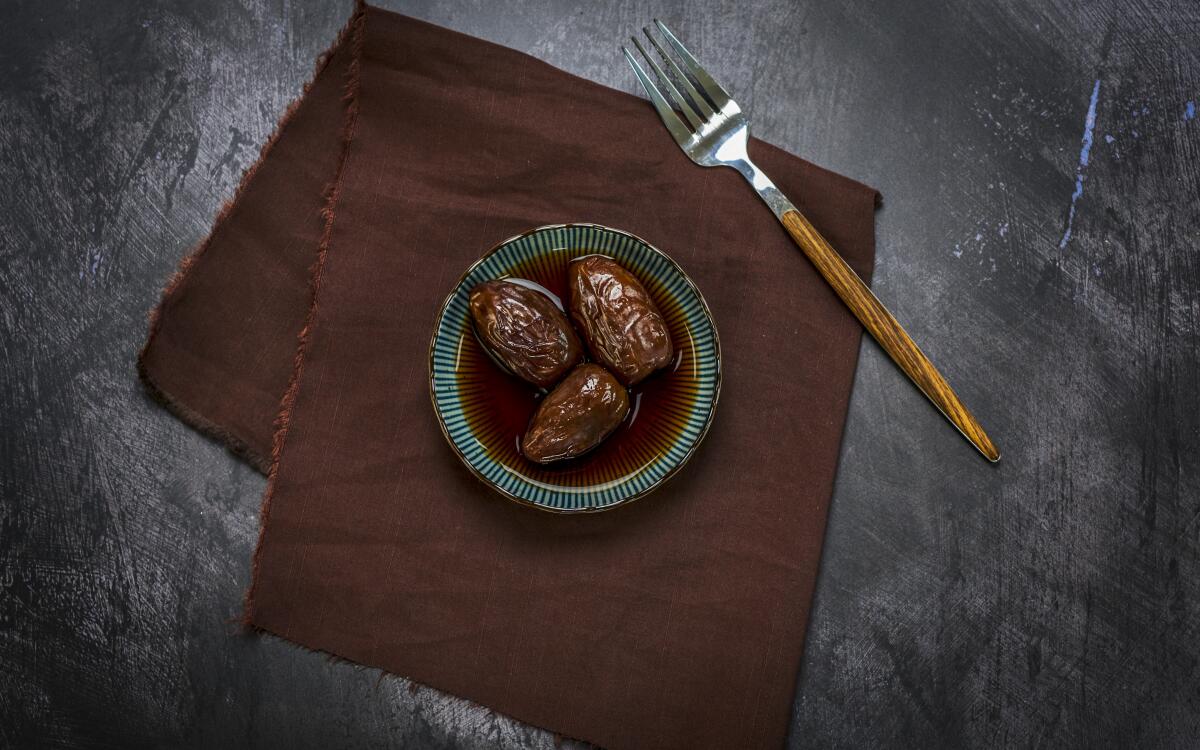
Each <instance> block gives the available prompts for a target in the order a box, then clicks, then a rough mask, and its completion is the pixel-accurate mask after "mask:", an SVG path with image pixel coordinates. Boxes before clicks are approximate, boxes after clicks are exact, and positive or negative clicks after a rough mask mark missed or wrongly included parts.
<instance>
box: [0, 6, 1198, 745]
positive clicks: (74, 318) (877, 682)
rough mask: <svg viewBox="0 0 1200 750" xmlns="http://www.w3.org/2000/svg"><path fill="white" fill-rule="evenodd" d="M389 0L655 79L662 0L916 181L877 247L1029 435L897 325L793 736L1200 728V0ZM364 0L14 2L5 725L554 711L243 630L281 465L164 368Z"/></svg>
mask: <svg viewBox="0 0 1200 750" xmlns="http://www.w3.org/2000/svg"><path fill="white" fill-rule="evenodd" d="M390 5H391V6H392V7H394V8H395V9H397V10H401V11H404V12H407V13H410V14H411V15H415V16H418V17H421V18H425V19H428V20H431V21H434V22H436V23H440V24H443V25H446V26H450V27H452V28H455V29H459V30H462V31H466V32H468V33H472V34H476V35H479V36H483V37H485V38H488V39H492V40H494V41H497V42H500V43H502V44H506V45H509V46H512V47H515V48H517V49H521V50H524V51H527V52H529V53H531V54H533V55H535V56H537V57H539V58H542V59H545V60H548V61H549V62H551V63H553V64H556V65H558V66H560V67H563V68H566V69H568V70H570V71H573V72H576V73H579V74H582V75H584V76H586V77H588V78H592V79H594V80H598V81H601V82H604V83H607V84H609V85H613V86H616V87H619V88H622V89H625V90H629V91H632V90H633V85H634V82H633V79H632V77H631V75H630V74H629V72H628V71H627V70H626V69H625V65H624V63H623V62H622V61H621V60H620V58H619V57H618V56H617V54H616V49H615V46H616V44H617V43H618V41H619V40H620V39H621V38H622V36H623V35H626V34H628V33H629V32H632V31H633V30H635V29H636V28H638V26H639V25H641V24H642V23H644V22H646V21H648V20H649V19H650V18H651V17H652V16H658V17H660V18H663V19H664V20H666V21H667V22H668V23H671V24H672V25H673V26H674V27H675V28H676V31H677V32H678V33H679V34H680V35H681V37H683V38H684V39H685V40H686V41H688V42H689V44H691V45H692V46H693V48H694V49H696V50H697V51H698V53H700V57H701V59H702V60H704V61H706V62H707V63H708V64H709V65H710V67H711V68H712V69H713V70H714V71H716V72H717V73H718V75H719V77H720V78H721V79H722V80H723V81H724V82H725V83H726V85H727V87H728V88H730V89H731V90H732V91H733V92H734V93H735V94H736V95H737V97H738V99H739V100H740V101H741V102H742V104H743V105H744V107H745V108H746V109H748V110H749V112H750V113H751V117H752V120H753V123H754V130H755V132H756V134H757V135H759V136H761V137H764V138H766V139H767V140H770V141H774V142H775V143H778V144H780V145H782V146H784V147H786V148H788V149H790V150H792V151H794V152H796V153H799V154H801V155H804V156H806V157H808V158H810V159H812V160H814V161H816V162H818V163H820V164H823V165H825V166H828V167H831V168H833V169H836V170H838V171H841V172H843V173H845V174H848V175H851V176H853V177H856V178H858V179H861V180H863V181H865V182H868V183H870V184H872V185H875V186H877V187H878V188H880V189H881V191H882V192H883V194H884V196H885V203H886V206H885V208H884V209H883V211H881V213H880V214H879V217H878V224H877V229H878V234H879V261H878V270H877V271H876V274H875V279H876V284H875V287H876V289H877V290H878V293H879V295H880V296H881V297H882V298H883V299H884V300H885V301H886V302H887V303H889V304H890V305H891V306H892V308H893V310H894V311H895V312H896V314H897V316H898V317H899V318H900V319H901V320H902V321H904V322H905V323H906V324H907V325H908V327H909V330H910V331H911V333H912V334H913V336H914V337H915V338H916V340H917V341H919V342H921V343H922V345H923V346H924V348H925V350H926V351H927V352H928V353H929V354H930V355H931V356H932V358H933V359H934V361H935V362H937V363H939V364H940V366H941V367H942V368H943V370H944V372H945V373H946V375H947V377H948V378H949V379H950V381H951V382H952V383H954V384H956V386H957V387H958V390H959V392H960V394H961V395H962V396H963V397H964V399H965V400H966V402H967V403H968V404H969V405H970V406H971V407H972V408H973V409H974V410H975V411H976V413H977V414H978V415H979V416H980V418H981V419H982V421H983V422H984V424H985V426H986V427H987V428H988V430H989V431H990V432H991V434H992V435H993V437H994V438H995V439H996V440H997V442H998V443H999V444H1000V446H1001V448H1002V449H1003V450H1004V454H1005V457H1004V460H1003V462H1002V463H1001V464H1000V465H999V466H997V467H991V466H988V465H987V464H986V463H985V462H983V461H982V460H981V459H979V458H978V457H977V456H976V455H975V454H974V452H973V451H972V450H971V449H970V447H969V446H968V445H967V444H966V443H965V442H964V441H963V440H962V439H961V438H960V437H958V436H957V434H956V433H954V431H953V430H952V429H951V428H950V427H949V426H948V425H947V424H946V423H945V422H944V421H943V420H942V419H941V417H940V416H938V414H937V413H936V412H935V411H934V410H933V409H932V408H931V407H929V406H928V405H927V404H926V403H925V402H924V400H923V399H922V397H921V396H920V395H919V394H918V393H917V392H916V391H915V389H914V388H913V387H912V386H911V385H909V383H908V382H907V381H906V380H905V379H904V378H903V377H902V376H901V375H900V373H899V372H898V371H897V370H896V368H895V367H893V366H892V365H891V364H890V363H889V362H888V361H887V360H886V358H885V357H884V356H883V355H882V353H881V352H880V351H879V349H878V348H877V347H876V346H875V345H874V344H872V343H867V344H865V345H864V347H863V356H862V361H861V365H860V367H859V371H858V377H857V380H856V383H855V392H854V399H853V403H852V408H851V415H850V419H849V424H848V429H847V434H846V439H845V443H844V446H843V453H842V462H841V469H840V474H839V478H838V485H837V490H836V494H835V497H834V502H833V511H832V516H831V520H830V525H829V533H828V537H827V541H826V546H825V553H824V564H823V571H822V574H821V579H820V582H819V587H818V595H817V606H816V609H815V613H814V616H813V620H812V623H811V629H810V634H809V638H808V644H807V651H806V657H805V660H804V665H803V670H802V674H801V677H800V682H799V692H798V695H797V700H796V711H795V715H794V719H793V727H792V734H791V740H790V744H791V745H792V746H795V747H808V746H812V747H824V746H831V745H842V746H852V747H874V746H889V747H891V746H896V747H906V746H952V747H961V746H1072V747H1097V746H1110V747H1123V746H1141V747H1153V746H1161V747H1188V746H1195V744H1196V742H1197V741H1200V674H1198V671H1197V664H1198V659H1200V632H1198V628H1197V604H1198V601H1200V600H1198V596H1200V559H1198V554H1197V553H1198V551H1200V476H1198V472H1200V461H1198V459H1197V449H1198V448H1200V402H1198V396H1197V385H1198V380H1200V365H1198V363H1197V360H1198V358H1200V354H1198V343H1200V341H1198V335H1197V332H1198V329H1200V325H1198V323H1200V293H1198V292H1197V290H1198V288H1200V250H1198V249H1197V243H1198V240H1200V210H1198V208H1197V195H1198V194H1200V193H1198V188H1200V185H1198V178H1200V166H1198V164H1197V156H1198V155H1200V119H1193V117H1192V115H1191V114H1190V113H1192V112H1194V109H1190V108H1194V107H1195V105H1196V104H1200V6H1197V5H1196V4H1195V3H1191V2H1158V3H1154V2H1150V3H1147V2H1139V3H1126V2H1123V1H1121V0H1104V1H1103V2H1091V3H1077V2H1070V1H1067V0H1046V1H1044V2H1033V1H1032V0H1014V1H1013V2H1006V3H994V2H990V1H984V0H980V1H979V2H972V3H961V2H957V1H955V0H922V2H919V3H908V2H906V3H891V2H876V3H871V2H865V1H863V0H849V1H848V2H843V3H826V2H819V0H804V1H803V2H798V3H786V2H774V3H770V4H766V3H764V4H761V5H759V6H756V7H755V8H754V9H753V10H750V9H740V6H741V4H740V3H735V2H732V0H726V1H725V2H722V3H719V4H705V3H699V2H691V3H663V4H653V3H652V4H647V3H641V2H628V1H622V2H616V3H610V4H605V7H604V8H599V7H592V5H593V4H589V3H578V4H572V3H565V2H549V1H548V0H539V1H538V2H529V3H522V4H515V5H514V6H513V7H508V8H503V7H502V6H501V5H500V4H493V3H489V2H484V1H483V0H477V1H476V2H474V3H468V4H462V5H455V6H447V5H442V4H434V3H432V2H425V3H403V2H395V3H392V4H390ZM705 6H707V7H705ZM347 12H348V7H344V6H342V5H339V4H334V5H332V6H329V5H328V4H327V3H325V2H322V1H321V0H202V1H197V2H186V1H184V0H179V1H178V2H168V1H166V0H157V1H156V2H134V1H133V0H120V1H117V0H113V1H111V2H104V3H86V2H63V1H62V0H46V1H43V2H13V1H12V0H10V1H9V2H6V3H4V4H3V5H2V6H0V185H2V187H0V316H2V318H0V319H2V323H0V347H2V348H0V424H2V425H3V430H2V431H0V434H2V437H0V493H2V505H0V745H4V746H14V747H27V746H38V745H61V746H77V745H90V746H103V745H109V746H116V747H135V746H142V745H157V746H180V745H182V746H212V747H231V746H274V745H278V746H296V747H299V746H303V747H324V746H348V747H368V746H371V747H374V746H400V747H435V748H451V747H468V748H474V747H492V746H501V747H542V748H549V747H552V746H553V745H554V738H553V737H552V736H551V735H549V734H547V733H545V732H541V731H539V730H534V729H530V728H527V727H524V726H522V725H520V724H517V723H515V722H512V721H510V720H508V719H505V718H503V717H498V716H496V715H494V714H492V713H491V712H490V711H488V710H487V709H485V708H481V707H478V706H473V705H470V704H468V703H466V702H464V701H461V700H458V699H454V698H451V697H448V696H444V695H440V694H438V693H436V692H434V691H432V690H427V689H422V690H418V691H416V692H413V691H411V690H410V689H409V688H410V686H409V684H408V683H407V682H405V681H404V680H402V679H384V680H380V679H379V672H378V671H377V670H370V669H358V668H354V667H352V666H349V665H345V664H338V663H331V662H328V661H327V660H326V659H324V658H323V657H321V656H318V655H314V654H311V653H308V652H305V651H303V650H301V649H298V648H295V647H293V646H291V645H289V644H287V643H285V642H282V641H278V640H274V639H269V638H268V639H260V638H253V637H246V636H242V635H239V634H238V633H237V628H236V627H235V626H234V625H233V624H231V620H232V618H235V617H236V616H237V615H238V614H239V611H240V604H241V596H242V591H243V590H244V588H245V587H246V585H247V583H248V578H249V560H250V554H251V550H252V545H253V544H254V541H255V535H256V531H257V524H258V509H259V500H260V495H261V493H262V490H263V485H264V482H263V479H262V478H261V477H260V476H258V475H257V474H255V473H254V472H253V471H252V470H251V469H249V468H247V467H246V466H244V465H243V464H241V463H239V462H238V461H237V460H236V459H234V458H233V457H232V456H231V455H229V454H227V453H226V452H225V451H223V450H222V449H221V448H220V447H218V446H217V445H215V444H214V443H212V442H210V441H208V440H206V439H204V438H202V437H200V436H199V435H197V434H196V433H194V432H193V431H191V430H189V429H188V428H186V427H184V426H183V425H182V424H181V423H179V422H178V421H176V420H175V419H173V418H171V417H170V416H169V415H168V414H167V413H166V412H165V411H163V410H162V409H160V408H159V407H157V406H156V405H154V404H153V403H152V402H151V401H150V400H149V399H148V398H147V397H146V396H145V395H144V394H143V392H142V390H141V388H140V387H139V385H138V383H137V382H136V380H135V377H134V357H135V354H136V351H137V349H138V347H139V345H140V344H141V342H142V340H143V336H144V333H145V323H144V321H145V313H146V311H147V310H148V309H149V308H150V307H151V305H152V304H153V303H154V302H155V301H156V299H157V297H158V294H159V290H160V288H161V286H162V284H163V282H164V280H165V279H166V278H167V276H168V275H169V273H170V272H171V271H172V270H173V269H174V267H175V265H176V263H177V262H178V260H179V259H180V258H181V257H182V256H183V255H184V253H186V252H187V251H188V249H189V248H190V247H191V246H192V245H193V244H194V243H196V242H197V241H198V240H199V239H200V238H201V237H202V236H203V235H204V234H205V233H206V231H207V229H208V226H209V223H210V222H211V220H212V217H213V215H214V214H215V212H216V211H217V209H218V207H219V205H220V204H221V202H222V201H223V200H224V199H226V198H227V197H228V196H229V195H230V194H231V193H232V190H233V187H234V185H235V184H236V181H237V179H238V176H239V174H240V173H241V171H242V170H243V169H244V168H246V167H247V166H248V165H249V164H250V163H251V162H252V160H253V159H254V157H255V155H256V154H257V150H258V146H259V144H261V143H262V142H263V140H264V139H265V138H266V136H267V134H268V133H269V132H270V130H271V128H272V126H273V124H274V122H275V119H276V118H277V117H278V115H279V114H280V112H281V111H282V109H283V108H284V106H285V105H286V104H287V102H288V101H289V100H290V99H291V98H292V97H293V96H294V95H295V94H296V93H297V92H298V91H299V88H300V86H301V85H302V83H303V81H304V80H305V79H306V78H307V77H308V75H309V72H310V69H311V63H312V60H313V58H314V57H315V55H316V54H317V53H318V52H319V51H320V50H321V49H322V48H324V47H325V46H326V45H327V44H328V43H329V41H330V40H331V39H332V37H333V35H334V33H335V31H336V29H337V28H338V27H339V26H340V25H341V23H342V22H343V20H344V18H345V16H346V14H347ZM1097 82H1099V83H1098V89H1097ZM1093 94H1095V96H1094V104H1092V101H1093ZM1189 102H1194V103H1195V104H1191V103H1189ZM1089 106H1091V108H1092V109H1093V110H1094V127H1092V128H1091V129H1090V131H1089V128H1088V125H1087V119H1088V112H1089ZM647 111H648V112H649V110H647ZM648 116H650V115H649V114H648ZM1086 132H1090V133H1091V137H1092V145H1091V147H1090V151H1088V152H1087V156H1088V158H1086V159H1085V158H1084V154H1083V153H1081V150H1083V149H1084V146H1085V142H1086V136H1085V133H1086ZM1080 175H1082V178H1083V179H1082V181H1081V182H1078V181H1077V178H1078V177H1079V176H1080ZM1077 185H1078V187H1077ZM1077 193H1078V195H1076V194H1077ZM1073 196H1075V197H1073ZM1072 207H1073V209H1074V210H1073V211H1072ZM1072 217H1073V218H1072ZM583 218H586V217H583ZM747 220H748V221H770V220H771V219H770V216H769V214H767V213H766V212H765V211H764V213H763V215H762V216H754V217H747ZM1068 229H1069V230H1070V233H1069V237H1068V238H1067V239H1066V240H1065V241H1064V236H1065V235H1067V230H1068ZM797 418H803V415H797Z"/></svg>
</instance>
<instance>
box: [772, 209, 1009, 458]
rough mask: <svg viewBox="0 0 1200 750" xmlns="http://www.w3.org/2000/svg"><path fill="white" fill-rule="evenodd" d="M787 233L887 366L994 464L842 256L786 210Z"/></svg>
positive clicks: (974, 429) (983, 439)
mask: <svg viewBox="0 0 1200 750" xmlns="http://www.w3.org/2000/svg"><path fill="white" fill-rule="evenodd" d="M779 220H780V221H781V222H783V226H784V227H785V228H786V229H787V231H788V234H790V235H791V236H792V239H793V240H795V241H796V244H797V245H799V246H800V249H801V250H803V251H804V254H805V255H806V256H808V259H809V260H810V261H812V264H813V265H814V266H816V267H817V271H819V272H820V273H821V275H822V276H824V277H825V280H826V281H827V282H829V285H830V286H832V287H833V290H834V291H835V292H837V295H838V296H839V297H841V298H842V302H844V303H846V306H847V307H849V308H850V311H851V312H853V313H854V316H855V317H856V318H858V319H859V321H861V322H862V324H863V326H864V327H865V328H866V329H867V331H869V332H870V334H871V336H873V337H874V338H875V340H876V341H878V342H879V345H880V346H882V347H883V350H884V351H886V352H887V353H888V356H890V357H891V358H892V361H893V362H895V363H896V364H897V365H899V367H900V369H901V370H903V371H904V374H905V375H908V377H909V379H911V380H912V381H913V383H915V384H916V386H917V387H918V388H920V389H921V392H922V393H924V394H925V395H926V396H927V397H928V398H929V400H930V401H932V402H933V405H934V406H936V407H937V408H938V410H939V411H941V412H942V414H944V415H945V416H946V418H947V419H949V420H950V421H951V422H952V423H954V426H955V427H957V428H958V429H959V431H960V432H961V433H962V434H963V436H964V437H966V438H967V440H970V441H971V444H972V445H974V446H975V447H976V448H978V449H979V452H980V453H982V454H983V455H984V456H985V457H986V458H987V459H988V460H989V461H993V462H994V461H999V460H1000V451H999V450H997V449H996V446H995V444H994V443H992V441H991V439H990V438H989V437H988V436H987V433H985V432H984V431H983V427H981V426H980V425H979V421H978V420H976V419H975V417H974V416H973V415H972V414H971V412H970V411H968V410H967V407H966V406H964V405H963V403H962V401H960V400H959V398H958V396H957V395H955V393H954V391H953V390H952V389H951V388H950V384H949V383H947V382H946V379H945V378H943V377H942V374H941V373H940V372H938V371H937V368H936V367H934V366H933V363H932V362H930V361H929V358H928V357H926V356H925V354H924V353H923V352H922V351H921V349H920V348H919V347H918V346H917V345H916V343H915V342H914V341H913V340H912V338H911V337H910V336H909V335H908V333H906V332H905V330H904V329H903V328H902V327H901V326H900V323H898V322H897V321H896V318H895V317H894V316H893V315H892V314H891V313H890V312H888V310H887V308H886V307H884V306H883V303H882V302H880V301H879V299H878V298H877V297H876V296H875V295H874V293H872V292H871V288H870V287H868V286H867V285H866V283H864V282H863V280H862V279H861V278H859V276H858V274H857V273H855V272H854V269H853V268H851V267H850V266H849V265H848V264H847V263H846V261H845V260H843V259H842V256H841V255H839V254H838V252H837V251H836V250H834V249H833V247H832V246H831V245H830V244H829V243H828V242H827V241H826V240H825V238H824V237H822V236H821V233H820V232H818V231H817V229H816V227H814V226H813V225H812V222H810V221H809V220H808V219H807V218H806V217H805V216H804V214H802V213H800V212H799V211H797V210H796V209H794V208H792V209H790V210H787V211H785V212H783V213H782V214H781V215H780V216H779Z"/></svg>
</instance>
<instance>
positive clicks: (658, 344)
mask: <svg viewBox="0 0 1200 750" xmlns="http://www.w3.org/2000/svg"><path fill="white" fill-rule="evenodd" d="M567 281H568V286H570V288H571V318H572V319H573V320H574V321H575V325H576V326H578V327H579V330H580V332H581V333H582V334H583V338H584V340H585V341H587V345H588V349H589V350H590V351H591V353H592V356H593V357H594V358H595V359H596V360H597V361H598V362H600V364H602V365H604V366H605V367H607V368H608V369H609V370H611V371H612V372H613V374H615V375H616V376H617V377H618V378H620V379H621V381H622V382H623V383H624V384H625V385H633V384H634V383H637V382H638V381H640V380H642V379H643V378H645V377H646V376H647V375H649V374H650V373H652V372H654V371H655V370H657V369H659V368H660V367H664V366H666V365H667V364H668V363H670V361H671V356H672V354H673V349H672V347H671V334H670V331H669V330H668V329H667V323H666V321H665V320H663V316H662V313H660V312H659V311H658V308H657V307H656V306H655V305H654V300H653V299H651V298H650V295H649V294H647V292H646V290H645V288H644V287H642V285H641V283H640V282H639V281H638V280H637V279H636V278H635V277H634V275H633V274H631V273H630V272H629V271H627V270H625V269H624V268H622V267H621V266H620V264H618V263H617V262H616V261H615V260H613V259H612V258H608V257H605V256H603V255H588V256H585V257H583V258H580V259H578V260H575V261H572V262H571V265H570V268H569V270H568V271H567Z"/></svg>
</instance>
